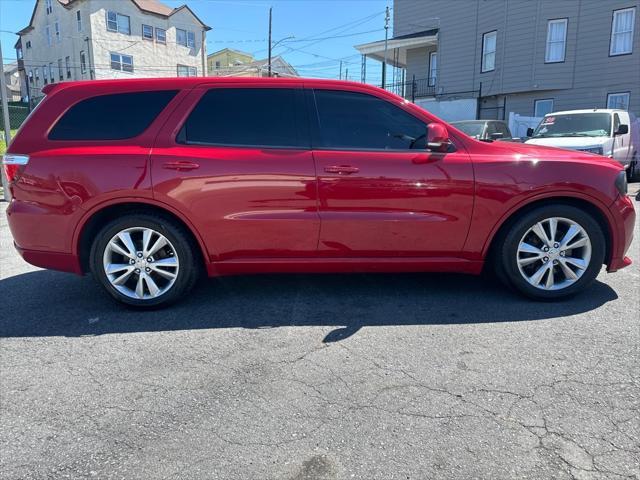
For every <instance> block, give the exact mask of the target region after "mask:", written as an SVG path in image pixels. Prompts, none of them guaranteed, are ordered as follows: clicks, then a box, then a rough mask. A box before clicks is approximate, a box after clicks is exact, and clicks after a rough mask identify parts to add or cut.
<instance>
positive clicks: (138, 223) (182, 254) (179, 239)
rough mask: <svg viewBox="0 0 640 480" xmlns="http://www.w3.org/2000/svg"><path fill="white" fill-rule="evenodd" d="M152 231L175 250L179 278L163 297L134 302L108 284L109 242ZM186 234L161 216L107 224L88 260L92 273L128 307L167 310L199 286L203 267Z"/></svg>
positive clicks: (130, 216) (144, 214)
mask: <svg viewBox="0 0 640 480" xmlns="http://www.w3.org/2000/svg"><path fill="white" fill-rule="evenodd" d="M136 227H142V228H150V229H152V230H155V231H156V232H159V233H161V234H162V235H163V236H164V237H165V238H166V239H168V240H169V241H170V242H171V244H172V246H173V249H172V250H173V252H172V253H173V255H172V256H176V257H177V258H178V261H179V269H178V274H177V277H176V279H175V281H174V283H173V285H172V286H170V288H168V290H167V291H166V292H164V293H162V294H161V295H159V296H157V297H154V298H148V299H140V298H131V297H129V296H127V295H124V294H123V293H121V292H120V291H118V290H117V289H116V288H115V287H114V286H113V285H112V284H111V282H110V281H109V278H108V277H107V274H106V272H105V268H104V265H103V255H104V252H105V249H106V248H107V245H108V243H109V241H110V240H111V239H112V238H113V237H114V236H115V235H116V234H118V232H121V231H123V230H125V229H128V228H136ZM194 243H195V242H194V241H193V240H192V239H191V237H190V236H189V235H188V234H187V232H185V231H184V228H183V227H182V226H181V225H180V224H178V223H176V222H175V221H173V220H172V219H170V218H168V217H165V216H163V215H160V214H153V213H147V212H131V213H128V214H127V215H124V216H122V217H120V218H118V219H115V220H113V221H111V222H109V223H108V224H106V225H105V226H104V227H103V228H102V229H101V230H100V231H99V232H98V234H97V235H96V237H95V239H94V241H93V244H92V246H91V253H90V257H89V262H90V267H91V272H92V273H93V275H94V276H95V278H96V279H97V280H98V282H99V283H100V285H102V287H103V288H104V289H105V290H106V291H107V292H108V293H109V294H110V295H111V296H112V297H113V298H114V299H115V300H117V301H118V302H120V303H123V304H125V305H127V306H129V307H134V308H139V309H145V308H160V307H165V306H168V305H170V304H172V303H174V302H176V301H178V300H180V299H181V298H182V297H183V296H184V295H185V294H186V293H187V292H189V291H190V290H191V289H192V288H193V287H194V285H195V284H196V282H197V280H198V278H199V276H200V273H201V271H202V265H201V264H200V260H201V256H200V253H199V251H198V246H197V245H195V244H194Z"/></svg>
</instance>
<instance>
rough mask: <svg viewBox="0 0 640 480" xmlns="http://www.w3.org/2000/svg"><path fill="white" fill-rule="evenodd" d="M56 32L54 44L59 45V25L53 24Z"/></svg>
mask: <svg viewBox="0 0 640 480" xmlns="http://www.w3.org/2000/svg"><path fill="white" fill-rule="evenodd" d="M53 26H54V29H55V32H56V43H60V24H59V23H58V22H56V23H54V24H53Z"/></svg>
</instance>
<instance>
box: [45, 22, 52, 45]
mask: <svg viewBox="0 0 640 480" xmlns="http://www.w3.org/2000/svg"><path fill="white" fill-rule="evenodd" d="M44 33H45V36H46V37H47V45H48V46H51V27H50V26H49V25H47V26H46V27H45V28H44Z"/></svg>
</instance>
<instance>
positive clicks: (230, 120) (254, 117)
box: [178, 88, 309, 147]
mask: <svg viewBox="0 0 640 480" xmlns="http://www.w3.org/2000/svg"><path fill="white" fill-rule="evenodd" d="M302 95H303V93H302V90H295V89H290V88H214V89H211V90H209V91H208V92H207V93H205V94H204V96H203V97H202V98H201V99H200V101H199V102H198V104H197V105H196V107H195V108H194V109H193V112H191V114H190V115H189V118H188V119H187V121H186V122H185V124H184V127H183V128H182V131H181V132H180V135H179V137H178V141H179V142H183V143H202V144H213V145H241V146H261V147H302V146H304V145H305V143H306V144H307V146H308V143H309V142H308V141H307V139H306V138H303V136H302V135H301V134H300V131H299V130H300V129H301V126H302V125H303V124H304V121H305V118H304V116H303V114H302V111H301V110H302V108H300V107H302V105H303V103H302V102H303V100H302V99H303V97H302ZM298 106H300V107H298ZM305 137H306V136H305ZM303 140H304V141H303Z"/></svg>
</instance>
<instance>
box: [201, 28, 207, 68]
mask: <svg viewBox="0 0 640 480" xmlns="http://www.w3.org/2000/svg"><path fill="white" fill-rule="evenodd" d="M206 37H207V34H206V32H205V29H204V28H203V29H202V47H201V48H200V52H201V56H202V76H203V77H206V76H207V75H208V72H207V60H206V59H207V54H206V52H205V47H206V45H207V44H206V41H207V39H206Z"/></svg>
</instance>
